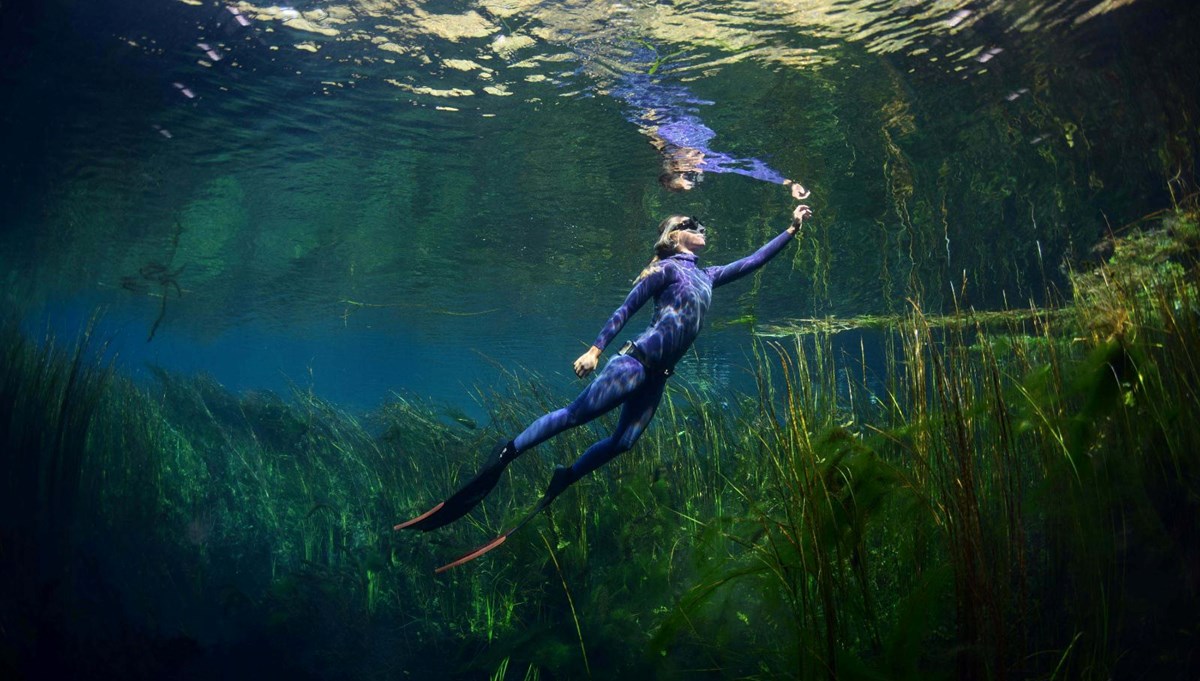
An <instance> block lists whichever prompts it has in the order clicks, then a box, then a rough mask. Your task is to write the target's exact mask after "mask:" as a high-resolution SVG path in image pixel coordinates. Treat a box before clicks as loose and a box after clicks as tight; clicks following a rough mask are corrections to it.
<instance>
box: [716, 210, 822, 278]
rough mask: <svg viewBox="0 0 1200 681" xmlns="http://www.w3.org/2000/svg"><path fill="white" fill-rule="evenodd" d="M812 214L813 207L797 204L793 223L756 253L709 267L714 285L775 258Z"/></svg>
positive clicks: (745, 272) (749, 271)
mask: <svg viewBox="0 0 1200 681" xmlns="http://www.w3.org/2000/svg"><path fill="white" fill-rule="evenodd" d="M810 215H812V209H811V208H809V207H808V206H797V207H796V210H795V212H793V213H792V224H791V225H790V226H788V228H787V229H785V230H784V231H783V232H780V234H779V236H777V237H775V238H774V239H771V240H770V241H768V242H767V243H766V244H764V245H763V246H762V247H761V248H759V249H758V250H757V251H755V252H754V253H751V254H750V255H748V256H746V257H745V258H742V259H741V260H736V261H734V262H731V263H729V264H728V265H718V266H716V267H710V268H708V273H709V274H710V275H711V276H712V279H713V286H714V287H717V286H722V285H724V284H728V283H729V282H731V281H736V280H738V279H740V278H742V277H744V276H746V275H747V274H749V273H751V272H753V271H754V270H756V269H758V268H760V267H762V266H763V265H765V264H767V261H769V260H770V259H771V258H774V257H775V255H776V254H778V253H779V251H781V250H783V247H784V246H786V245H787V244H788V242H789V241H791V240H792V236H794V235H795V234H796V232H798V231H800V229H801V228H803V226H804V219H805V218H807V217H809V216H810Z"/></svg>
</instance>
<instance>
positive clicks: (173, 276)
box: [121, 219, 187, 343]
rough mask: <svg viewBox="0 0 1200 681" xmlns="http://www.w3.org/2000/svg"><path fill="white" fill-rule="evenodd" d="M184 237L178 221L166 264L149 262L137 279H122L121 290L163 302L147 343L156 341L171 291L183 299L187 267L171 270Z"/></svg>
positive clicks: (128, 276) (131, 276)
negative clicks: (181, 280) (182, 276)
mask: <svg viewBox="0 0 1200 681" xmlns="http://www.w3.org/2000/svg"><path fill="white" fill-rule="evenodd" d="M182 235H183V225H182V224H180V223H179V220H178V219H176V220H175V234H174V236H172V237H171V250H170V252H169V253H168V254H167V259H166V263H165V264H164V263H160V262H148V263H146V264H145V265H142V266H141V267H140V268H139V269H138V273H137V276H136V277H135V276H133V275H127V276H124V277H121V288H123V289H125V290H126V291H130V292H133V293H142V294H149V295H156V296H158V297H159V299H160V301H161V302H160V304H159V306H158V317H156V318H155V319H154V324H153V325H151V326H150V334H149V335H148V336H147V337H146V342H147V343H149V342H150V341H152V340H154V334H155V333H157V332H158V326H159V324H162V321H163V318H164V317H166V316H167V297H168V296H169V295H170V293H171V291H172V290H174V291H175V297H177V298H182V297H183V289H182V288H180V287H179V275H180V274H182V273H183V270H184V269H185V268H186V267H187V265H186V264H184V265H180V266H179V267H177V268H175V269H173V270H172V269H171V265H172V264H173V263H174V261H175V254H176V253H177V252H178V251H179V237H180V236H182ZM155 287H157V291H154V292H151V289H153V288H155Z"/></svg>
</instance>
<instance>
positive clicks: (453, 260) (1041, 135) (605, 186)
mask: <svg viewBox="0 0 1200 681" xmlns="http://www.w3.org/2000/svg"><path fill="white" fill-rule="evenodd" d="M1122 5H1124V6H1122ZM1185 5H1186V3H1163V2H1136V3H1089V2H1060V3H1049V4H1047V3H1034V2H1026V3H977V2H971V3H966V2H963V3H959V2H939V3H932V4H929V3H867V2H828V3H796V4H791V3H770V2H768V3H748V2H723V3H715V4H713V3H703V4H701V3H628V4H623V3H610V2H599V3H597V2H576V3H572V2H568V3H557V2H555V3H535V2H520V3H516V2H509V3H498V2H482V3H458V2H455V3H451V2H429V3H386V2H384V3H362V4H361V5H358V4H354V3H351V4H348V5H336V4H330V3H316V2H313V3H304V4H298V5H296V6H295V7H290V8H289V7H280V6H253V5H242V6H241V9H240V10H239V11H238V12H239V13H238V14H237V15H235V14H234V13H232V12H231V11H229V6H227V5H221V4H216V3H206V2H197V3H186V2H169V1H166V0H161V1H157V2H149V3H146V2H139V3H128V2H102V3H88V4H83V5H81V4H75V3H49V4H43V5H41V6H38V7H24V6H11V5H10V6H8V7H6V8H5V9H4V11H5V13H6V27H5V32H6V39H5V61H6V68H5V74H4V81H3V83H4V89H5V92H6V94H5V101H6V102H9V104H8V105H6V106H5V114H4V116H5V124H4V132H3V133H2V134H3V136H4V138H3V144H4V147H5V148H6V150H8V152H7V153H6V154H5V158H4V160H3V164H4V168H3V173H4V176H5V177H6V178H7V180H6V181H5V184H4V185H3V188H2V191H3V197H4V203H5V205H6V206H7V208H6V211H5V218H4V233H3V246H4V251H3V252H4V255H3V259H2V260H0V266H2V267H3V268H4V270H5V273H6V280H7V282H8V286H7V289H8V291H9V294H8V298H7V301H6V302H7V307H9V308H10V309H13V310H14V312H15V314H18V315H20V316H21V317H22V318H23V319H26V320H27V325H30V323H29V320H34V322H33V323H32V325H31V326H32V327H36V328H41V327H44V326H46V325H48V326H49V327H50V328H51V329H52V330H53V332H55V333H57V334H65V335H70V334H71V333H72V332H73V331H74V329H75V328H77V327H78V325H79V319H80V318H81V317H84V316H87V313H86V312H85V311H87V310H92V309H102V310H104V311H105V312H104V314H103V320H102V323H101V329H102V331H103V334H104V335H106V336H111V337H112V339H113V347H114V349H115V350H116V351H117V354H118V355H119V356H120V358H121V360H120V361H121V362H122V363H123V365H124V366H126V367H128V368H129V369H130V370H132V371H139V370H140V367H142V366H143V365H144V363H146V362H152V363H156V364H160V365H164V366H167V367H169V368H177V369H181V370H187V371H192V370H202V371H207V372H210V373H212V374H213V375H214V376H216V377H217V378H218V379H219V380H221V381H222V382H224V383H226V384H227V385H229V386H232V387H235V388H240V387H261V388H271V389H280V388H282V387H284V386H285V385H286V383H287V382H289V381H290V382H294V383H296V384H300V385H312V386H315V387H316V388H317V389H318V390H319V391H320V392H321V393H323V394H326V395H329V396H330V398H331V399H335V400H337V401H339V402H342V403H345V404H347V405H351V406H355V407H361V408H370V407H371V406H373V405H375V404H377V403H378V402H379V401H380V400H383V399H385V398H386V396H387V395H388V394H389V393H390V392H391V391H401V392H406V391H408V392H412V393H415V394H421V395H425V396H428V397H430V398H432V399H434V400H437V401H445V402H447V403H452V404H457V405H458V406H460V407H466V408H474V407H473V405H472V403H471V400H470V399H469V398H468V397H466V395H467V393H468V390H467V389H466V387H467V386H471V385H478V384H489V383H492V382H494V381H496V380H498V376H499V370H498V368H497V367H510V368H511V367H517V366H520V367H525V368H527V369H529V370H532V371H535V372H537V373H540V374H544V375H546V376H547V379H546V380H548V381H550V382H551V383H552V384H554V385H555V386H556V387H559V388H562V389H566V390H573V389H574V387H575V385H576V384H574V383H572V380H573V379H572V378H571V377H570V366H569V363H570V361H571V360H572V359H573V358H574V357H575V356H576V355H577V354H578V353H579V351H580V350H582V349H583V348H585V347H586V344H587V343H588V342H590V339H591V338H592V337H593V336H594V334H595V332H596V330H597V329H598V328H599V325H600V324H601V323H602V321H603V320H604V319H605V318H606V317H607V315H608V314H609V313H610V312H611V311H612V309H613V308H614V307H615V306H616V304H617V303H619V302H620V300H621V299H622V298H623V296H624V294H625V292H626V291H627V289H628V285H629V282H630V281H631V279H632V277H633V276H634V274H636V272H637V271H638V270H639V269H640V267H641V265H642V263H644V262H645V260H646V258H647V257H648V253H649V246H650V244H651V243H652V241H653V238H654V234H653V226H654V225H655V224H657V222H658V220H659V219H660V218H661V217H662V216H664V215H665V214H667V213H669V212H672V211H680V212H687V213H694V214H698V215H702V216H703V217H704V218H705V220H706V223H707V224H709V225H710V226H712V227H713V228H714V234H715V239H714V240H713V241H714V245H715V246H714V247H713V248H712V249H711V250H710V252H709V253H707V254H706V258H707V259H708V260H709V261H711V262H720V261H723V260H732V259H734V258H735V257H739V256H740V255H742V254H744V253H746V252H748V251H749V250H751V249H753V248H754V247H755V246H757V245H758V244H759V243H761V242H762V241H764V240H765V239H766V238H768V237H769V236H770V235H772V234H774V233H775V232H776V231H777V230H778V229H780V228H781V227H782V226H783V225H785V224H786V221H787V215H788V212H789V210H790V205H791V204H790V202H789V199H788V197H787V195H786V193H785V192H784V191H782V190H781V189H780V188H779V187H778V186H775V185H771V184H769V183H764V182H759V181H755V180H753V179H750V178H747V177H743V176H739V175H733V174H716V173H708V174H707V176H706V179H705V181H704V182H703V183H702V184H701V186H700V187H699V188H698V189H697V190H695V191H692V192H689V193H686V194H682V195H676V194H668V193H667V192H664V191H663V190H662V189H661V188H659V187H658V185H657V184H656V183H655V177H656V176H657V175H658V172H659V167H660V163H659V157H658V154H657V152H656V151H655V149H654V148H653V147H652V146H651V144H650V143H649V142H650V140H649V138H647V137H646V136H645V135H644V134H641V133H640V132H639V130H638V126H637V125H635V124H634V123H633V122H631V121H630V120H629V119H631V118H632V117H633V116H632V114H631V113H630V111H629V108H628V107H627V105H626V104H625V103H624V102H622V101H621V99H620V98H619V97H615V96H613V94H612V93H613V88H614V86H615V84H617V83H619V82H620V79H621V78H622V77H623V76H627V75H628V74H630V73H638V72H642V71H648V70H650V69H651V68H654V69H656V74H655V75H656V77H658V78H659V79H660V80H661V81H662V82H664V83H667V84H670V85H672V86H679V87H682V88H686V89H687V90H688V91H690V92H691V93H694V95H695V96H696V97H697V98H699V99H703V100H706V101H708V102H711V104H707V105H704V106H701V107H699V114H698V115H699V117H700V118H701V119H702V120H703V121H704V123H705V124H706V125H708V126H709V127H710V128H711V129H712V130H713V131H715V132H716V134H717V137H716V138H715V139H714V140H713V141H712V142H711V145H712V147H713V148H714V149H716V150H719V151H722V152H727V153H729V154H731V155H734V156H737V157H739V158H744V159H750V158H757V159H761V160H763V161H765V162H766V163H768V164H770V165H771V166H772V167H773V168H776V169H778V170H780V172H782V173H784V174H786V175H788V176H792V177H795V178H796V179H798V180H800V181H802V182H804V183H805V184H807V185H808V186H809V187H811V188H812V190H813V198H812V199H811V203H812V204H813V205H814V207H815V208H816V210H817V216H818V217H817V219H816V220H814V221H813V223H812V225H811V226H810V228H809V230H808V234H807V238H806V240H805V241H804V242H803V244H802V245H801V247H800V248H798V249H796V250H795V251H791V252H789V256H788V258H787V261H785V262H780V263H776V264H774V265H773V266H772V267H770V268H768V269H767V270H766V271H764V273H763V274H762V277H761V279H760V280H759V281H758V283H756V284H752V285H750V284H743V285H741V286H740V287H739V288H738V290H736V291H731V292H730V293H728V294H726V295H724V296H722V297H721V298H720V299H719V301H718V305H717V306H716V308H715V310H714V314H713V318H712V320H711V321H712V323H711V328H710V330H709V332H708V333H706V335H705V336H704V338H703V340H702V343H701V344H699V345H698V346H697V348H696V354H695V355H694V357H693V359H692V360H690V361H691V363H692V365H693V366H692V370H691V371H690V372H682V373H683V374H684V375H687V376H690V377H693V378H697V380H704V381H708V382H710V383H717V384H723V383H724V382H729V381H735V382H736V380H737V379H736V376H737V375H739V374H740V373H741V371H740V370H739V367H740V366H743V365H744V362H743V360H744V357H745V355H746V352H747V351H746V348H747V346H748V344H749V342H750V338H751V336H752V333H753V331H754V329H755V325H770V324H774V323H780V322H785V321H787V320H789V319H795V318H805V317H813V316H825V315H838V316H844V317H848V316H854V315H861V314H874V313H880V312H887V311H891V310H896V309H902V308H903V305H904V302H903V301H904V300H905V299H906V298H907V297H910V296H913V295H920V297H921V298H922V300H923V301H924V303H925V305H926V307H927V308H930V309H937V308H945V307H947V306H948V305H949V304H950V299H949V298H950V297H949V292H950V288H951V286H954V287H956V288H957V287H960V286H961V285H962V283H963V281H964V280H965V281H966V282H967V285H968V288H967V290H968V291H969V295H970V301H969V302H970V303H972V304H975V305H977V306H979V307H981V308H991V309H995V308H998V307H1001V306H1003V305H1005V304H1008V305H1022V304H1024V302H1025V301H1027V300H1029V299H1030V298H1034V299H1041V298H1043V297H1044V293H1045V291H1046V287H1047V286H1055V285H1061V284H1062V281H1063V279H1062V276H1061V272H1060V269H1059V268H1060V265H1061V263H1062V262H1063V261H1064V259H1067V258H1071V257H1079V256H1080V255H1081V254H1086V251H1087V249H1088V248H1090V246H1091V245H1092V244H1093V243H1095V242H1096V241H1098V240H1099V239H1100V238H1101V237H1102V236H1103V235H1104V234H1105V232H1106V230H1108V229H1109V228H1110V227H1119V226H1120V225H1123V224H1125V223H1127V222H1129V221H1131V220H1133V219H1136V218H1137V217H1139V216H1141V215H1143V214H1145V213H1147V212H1150V211H1151V210H1155V209H1158V208H1161V207H1162V206H1163V205H1164V204H1166V203H1169V200H1170V190H1171V189H1172V187H1171V185H1170V179H1171V177H1172V176H1173V175H1175V173H1176V171H1181V172H1182V173H1183V176H1181V177H1186V176H1188V173H1191V172H1192V171H1193V168H1192V167H1183V166H1180V165H1179V164H1180V163H1184V164H1187V163H1190V162H1191V159H1192V157H1191V156H1189V155H1188V153H1185V152H1183V151H1180V150H1179V149H1178V148H1177V147H1178V144H1177V142H1179V141H1181V140H1182V141H1183V142H1188V141H1191V140H1192V139H1193V138H1194V135H1195V130H1194V127H1193V128H1190V129H1189V128H1187V126H1186V124H1182V123H1183V119H1182V118H1181V117H1182V116H1183V114H1180V113H1178V112H1179V111H1182V110H1185V109H1182V108H1181V107H1187V106H1190V105H1192V104H1194V103H1195V88H1194V87H1193V86H1192V84H1191V82H1190V81H1189V80H1188V79H1187V78H1185V77H1183V76H1182V74H1180V75H1178V76H1177V75H1176V73H1175V71H1182V69H1183V67H1182V66H1181V65H1180V64H1179V63H1178V62H1176V61H1175V59H1176V57H1179V58H1182V57H1183V55H1184V54H1186V49H1185V48H1184V47H1183V46H1182V45H1181V44H1178V42H1177V40H1176V38H1177V37H1178V36H1179V35H1180V34H1181V32H1183V30H1184V29H1183V28H1182V25H1183V24H1185V23H1186V22H1185V21H1184V19H1182V18H1181V17H1183V16H1185V14H1181V13H1184V12H1185V11H1186V10H1185V9H1184V7H1185ZM1106 9H1109V10H1111V11H1106ZM243 24H245V25H243ZM647 54H650V55H652V56H653V55H658V56H660V57H662V59H661V60H660V63H658V65H657V66H655V65H654V64H649V66H648V64H647V57H646V55H647ZM1147 69H1154V74H1153V77H1148V74H1147V73H1146V70H1147ZM1172 154H1174V155H1175V156H1174V157H1173V156H1172ZM1172 164H1174V165H1172ZM1176 180H1177V182H1180V181H1181V180H1180V179H1179V178H1176ZM1180 186H1182V185H1180ZM1176 189H1178V187H1176ZM177 234H178V245H177V246H174V245H173V241H174V239H175V238H176V235H177ZM168 260H169V261H170V262H167V261H168ZM154 265H163V266H164V267H166V266H169V268H170V270H171V271H172V272H174V271H176V270H178V272H177V277H175V281H170V282H164V281H162V280H161V274H160V273H159V274H155V273H152V274H151V276H145V275H143V274H142V271H143V270H144V269H145V268H147V266H151V267H152V268H153V266H154ZM156 272H157V270H156ZM155 277H159V278H158V279H156V278H155ZM176 284H178V288H177V289H176V288H175V285H176ZM164 293H165V294H166V295H167V298H168V300H167V304H166V307H165V313H163V307H162V305H161V296H162V295H163V294H164ZM348 301H353V302H348ZM356 303H358V304H356ZM359 304H361V305H359ZM160 313H162V314H161V320H160V323H159V325H158V327H157V328H155V322H156V321H158V320H159V317H160ZM736 320H743V321H749V322H750V323H746V324H733V325H731V324H730V323H731V322H734V321H736ZM152 328H155V333H154V337H153V339H152V340H151V341H150V342H146V340H145V339H146V337H148V336H149V335H150V331H151V329H152Z"/></svg>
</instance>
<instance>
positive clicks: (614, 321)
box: [592, 264, 671, 350]
mask: <svg viewBox="0 0 1200 681" xmlns="http://www.w3.org/2000/svg"><path fill="white" fill-rule="evenodd" d="M670 279H671V273H670V267H669V266H668V265H665V264H661V265H659V266H658V267H656V268H655V269H654V271H653V272H651V273H650V274H648V275H646V276H645V278H643V279H642V280H641V281H639V282H638V283H637V285H635V286H634V287H633V290H632V291H630V292H629V295H628V296H627V297H626V298H625V302H624V303H621V307H618V308H617V311H616V312H614V313H613V315H612V317H609V318H608V323H607V324H605V325H604V328H603V329H601V330H600V335H599V336H596V342H594V343H592V345H594V346H596V347H597V348H600V349H601V350H603V349H604V348H605V347H606V346H608V344H609V343H611V342H612V339H613V338H614V337H615V336H616V335H617V334H618V333H620V332H621V329H622V328H624V326H625V322H627V321H629V318H630V317H632V316H633V315H634V313H636V312H637V311H638V310H639V309H641V307H642V305H645V304H646V301H647V300H650V299H651V298H653V297H654V296H656V295H658V292H659V291H661V290H663V288H665V287H666V285H667V284H668V283H669V282H670Z"/></svg>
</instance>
